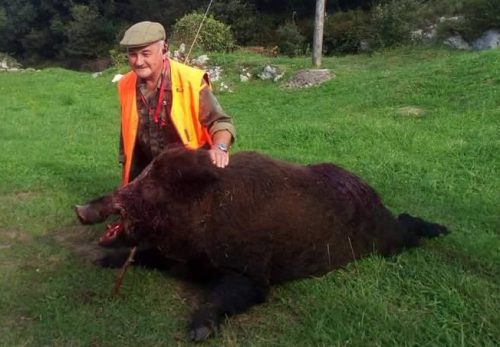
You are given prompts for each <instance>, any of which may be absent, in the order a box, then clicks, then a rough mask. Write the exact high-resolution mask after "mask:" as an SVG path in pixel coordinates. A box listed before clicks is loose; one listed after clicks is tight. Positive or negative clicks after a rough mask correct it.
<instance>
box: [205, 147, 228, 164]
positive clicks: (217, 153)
mask: <svg viewBox="0 0 500 347" xmlns="http://www.w3.org/2000/svg"><path fill="white" fill-rule="evenodd" d="M208 153H209V154H210V159H212V163H213V164H214V165H215V166H217V167H220V168H225V167H226V166H227V165H228V164H229V153H228V148H227V146H225V145H223V144H214V145H212V147H211V148H210V150H209V151H208Z"/></svg>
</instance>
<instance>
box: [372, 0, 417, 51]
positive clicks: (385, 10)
mask: <svg viewBox="0 0 500 347" xmlns="http://www.w3.org/2000/svg"><path fill="white" fill-rule="evenodd" d="M423 2H424V0H387V1H384V2H382V3H380V4H377V5H376V6H374V7H373V8H372V10H371V18H370V27H371V33H372V35H371V41H372V45H373V46H374V47H382V48H384V47H393V46H398V45H404V44H409V43H411V31H412V30H415V29H418V24H419V21H420V19H419V17H418V16H417V15H416V13H417V12H418V10H419V8H421V6H422V4H423Z"/></svg>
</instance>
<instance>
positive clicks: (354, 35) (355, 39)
mask: <svg viewBox="0 0 500 347" xmlns="http://www.w3.org/2000/svg"><path fill="white" fill-rule="evenodd" d="M367 21H368V15H367V14H366V13H365V12H363V11H360V10H356V11H348V12H336V13H334V14H333V15H332V16H328V17H327V18H326V19H325V24H324V29H323V51H324V53H325V54H327V55H331V54H336V53H357V52H359V50H360V46H361V41H362V40H364V39H367V38H368V37H369V33H368V29H367Z"/></svg>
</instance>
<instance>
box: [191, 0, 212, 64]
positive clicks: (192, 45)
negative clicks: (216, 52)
mask: <svg viewBox="0 0 500 347" xmlns="http://www.w3.org/2000/svg"><path fill="white" fill-rule="evenodd" d="M213 1H214V0H210V3H209V4H208V7H207V10H206V11H205V15H204V16H203V19H202V20H201V23H200V26H199V28H198V31H197V32H196V35H195V36H194V40H193V43H192V44H191V47H190V48H189V51H188V53H187V54H186V58H184V62H187V60H188V57H189V55H190V54H191V50H192V49H193V47H194V44H195V42H196V40H197V39H198V35H199V34H200V31H201V27H202V26H203V23H204V22H205V18H207V14H208V11H209V10H210V6H212V2H213Z"/></svg>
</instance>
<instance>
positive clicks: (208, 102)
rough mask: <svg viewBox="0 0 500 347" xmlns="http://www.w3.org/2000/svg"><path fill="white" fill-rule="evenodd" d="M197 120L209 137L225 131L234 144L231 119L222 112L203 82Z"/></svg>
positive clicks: (234, 133) (233, 129) (234, 136)
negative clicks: (229, 134) (205, 128)
mask: <svg viewBox="0 0 500 347" xmlns="http://www.w3.org/2000/svg"><path fill="white" fill-rule="evenodd" d="M199 120H200V123H201V124H202V125H203V126H205V127H207V129H208V132H209V134H210V136H211V137H213V135H214V134H215V133H216V132H218V131H221V130H227V131H229V133H231V135H232V136H233V139H232V141H233V142H234V140H235V138H236V128H235V127H234V124H233V119H232V118H231V117H230V116H228V115H227V114H226V113H225V112H224V110H223V109H222V107H221V106H220V104H219V102H218V101H217V99H216V98H215V96H214V94H213V93H212V91H211V90H210V88H209V87H208V84H207V83H206V82H205V80H203V83H202V89H201V91H200V114H199Z"/></svg>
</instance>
